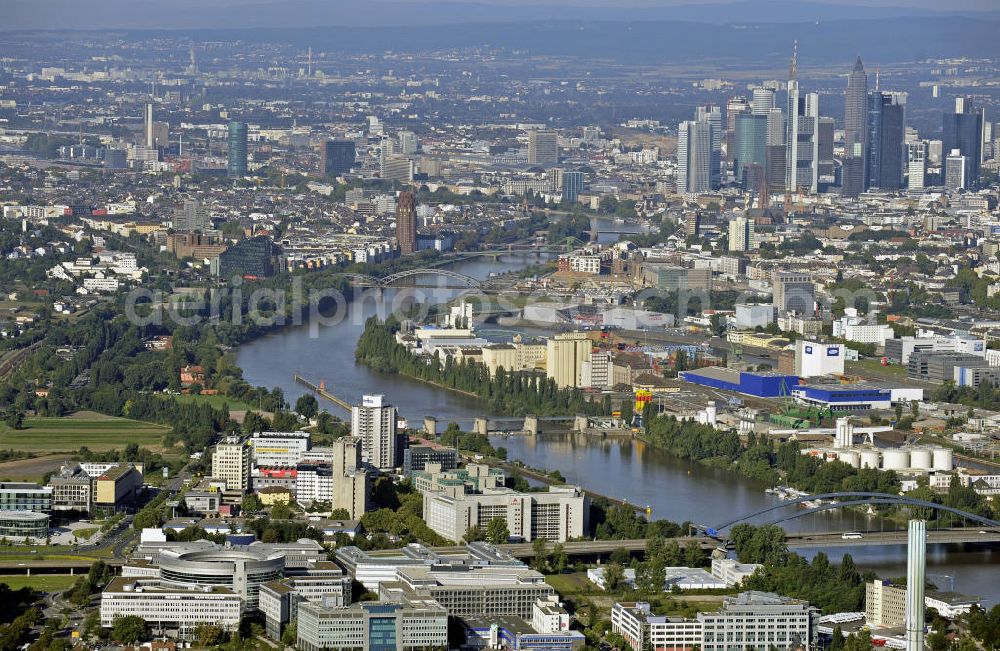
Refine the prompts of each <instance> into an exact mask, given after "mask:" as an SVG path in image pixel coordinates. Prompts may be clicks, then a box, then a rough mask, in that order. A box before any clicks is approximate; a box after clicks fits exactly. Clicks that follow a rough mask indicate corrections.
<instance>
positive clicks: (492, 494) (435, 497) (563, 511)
mask: <svg viewBox="0 0 1000 651" xmlns="http://www.w3.org/2000/svg"><path fill="white" fill-rule="evenodd" d="M588 510H589V499H588V498H587V496H586V495H585V494H584V493H583V492H582V491H581V490H580V489H579V488H576V487H574V486H561V487H555V486H553V487H550V489H549V491H548V492H545V493H519V492H517V491H513V490H510V489H506V488H498V489H494V490H487V491H485V492H484V493H482V494H477V495H472V494H467V495H465V494H463V495H448V494H446V493H442V492H427V493H424V511H423V513H424V521H425V522H426V523H427V526H428V527H430V528H431V529H432V530H434V531H435V532H437V533H438V534H440V535H441V536H443V537H445V538H447V539H448V540H455V541H458V540H461V539H462V537H463V536H465V534H466V532H467V531H468V530H469V528H470V527H482V528H483V529H486V527H487V526H488V525H489V523H490V521H492V520H494V519H496V518H500V519H502V520H504V521H505V522H506V523H507V530H508V531H509V532H510V535H511V537H513V538H516V539H520V540H525V541H531V540H536V539H538V538H544V539H546V540H549V541H552V542H565V541H567V540H569V539H571V538H580V537H582V536H584V535H586V534H587V530H588V528H587V520H588V517H589V514H588Z"/></svg>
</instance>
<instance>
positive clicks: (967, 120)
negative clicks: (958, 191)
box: [943, 98, 983, 188]
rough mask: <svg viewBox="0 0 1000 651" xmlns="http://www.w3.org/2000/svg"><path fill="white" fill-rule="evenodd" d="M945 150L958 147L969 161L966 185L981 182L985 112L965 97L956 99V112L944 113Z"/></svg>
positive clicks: (970, 185)
mask: <svg viewBox="0 0 1000 651" xmlns="http://www.w3.org/2000/svg"><path fill="white" fill-rule="evenodd" d="M943 140H944V142H943V150H944V152H945V153H946V154H948V153H950V152H951V151H953V150H955V149H957V150H958V151H959V152H960V153H961V154H962V155H963V156H965V157H966V158H967V159H968V161H967V167H966V172H965V173H966V183H965V187H967V188H968V187H973V186H975V185H977V184H978V182H979V166H980V164H981V163H982V160H983V112H982V111H980V110H977V109H976V108H975V107H973V105H972V102H970V101H966V100H964V99H963V98H958V99H956V100H955V112H954V113H945V115H944V138H943Z"/></svg>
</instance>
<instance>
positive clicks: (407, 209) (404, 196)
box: [396, 192, 417, 255]
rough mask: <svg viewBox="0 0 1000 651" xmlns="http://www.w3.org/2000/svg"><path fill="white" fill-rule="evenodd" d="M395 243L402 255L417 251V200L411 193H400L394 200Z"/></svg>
mask: <svg viewBox="0 0 1000 651" xmlns="http://www.w3.org/2000/svg"><path fill="white" fill-rule="evenodd" d="M396 241H397V242H399V252H400V253H401V254H402V255H410V254H412V253H413V252H415V251H416V250H417V200H416V198H415V197H414V196H413V193H412V192H400V193H399V196H398V197H397V198H396Z"/></svg>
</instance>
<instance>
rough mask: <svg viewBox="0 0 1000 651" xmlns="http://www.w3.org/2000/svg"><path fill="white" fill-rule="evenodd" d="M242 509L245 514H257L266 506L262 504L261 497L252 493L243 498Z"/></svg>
mask: <svg viewBox="0 0 1000 651" xmlns="http://www.w3.org/2000/svg"><path fill="white" fill-rule="evenodd" d="M240 507H241V508H242V510H243V512H244V513H257V512H258V511H260V510H261V509H262V508H264V505H263V504H262V503H261V501H260V498H259V497H257V496H256V495H254V494H253V493H250V494H249V495H245V496H244V497H243V502H242V503H241V504H240Z"/></svg>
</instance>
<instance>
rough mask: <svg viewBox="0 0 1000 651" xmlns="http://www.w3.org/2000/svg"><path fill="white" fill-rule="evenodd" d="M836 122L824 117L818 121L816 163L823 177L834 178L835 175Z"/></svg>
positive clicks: (818, 171) (818, 172)
mask: <svg viewBox="0 0 1000 651" xmlns="http://www.w3.org/2000/svg"><path fill="white" fill-rule="evenodd" d="M835 124H836V123H835V122H834V119H833V118H824V117H821V118H819V120H818V121H817V123H816V125H817V128H818V129H819V131H818V133H817V136H816V150H817V152H818V159H817V163H816V165H817V166H818V169H817V174H819V176H820V178H821V179H826V180H832V179H833V176H834V162H833V136H834V130H835V129H834V127H835Z"/></svg>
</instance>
